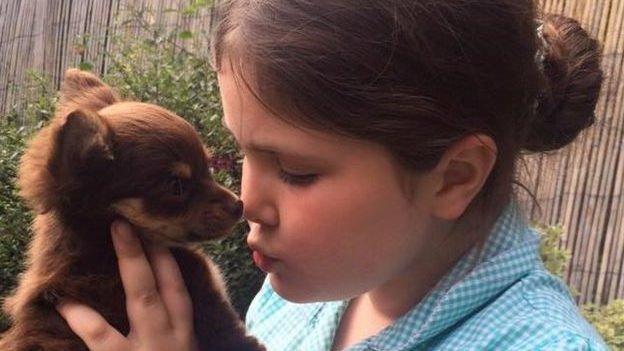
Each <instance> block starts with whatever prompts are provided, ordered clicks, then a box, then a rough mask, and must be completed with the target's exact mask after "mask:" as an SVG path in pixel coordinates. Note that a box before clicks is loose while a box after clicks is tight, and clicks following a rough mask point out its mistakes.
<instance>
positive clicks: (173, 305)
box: [146, 245, 193, 331]
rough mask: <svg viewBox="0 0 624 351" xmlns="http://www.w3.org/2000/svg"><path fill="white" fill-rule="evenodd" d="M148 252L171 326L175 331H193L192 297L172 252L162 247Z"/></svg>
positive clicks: (148, 249) (155, 247)
mask: <svg viewBox="0 0 624 351" xmlns="http://www.w3.org/2000/svg"><path fill="white" fill-rule="evenodd" d="M146 252H147V255H148V258H149V260H150V262H151V265H152V270H153V271H154V276H155V277H156V282H157V285H158V291H159V292H160V296H161V298H162V300H163V303H164V305H165V308H166V309H167V312H168V313H169V320H170V321H171V324H172V325H173V327H174V328H175V329H179V330H182V331H191V330H193V306H192V302H191V297H190V296H189V293H188V290H187V288H186V285H185V284H184V278H183V277H182V273H181V272H180V268H179V266H178V263H177V261H176V260H175V258H174V257H173V255H172V254H171V252H170V251H169V250H168V249H167V248H165V247H162V246H154V245H150V246H149V247H148V248H147V249H146Z"/></svg>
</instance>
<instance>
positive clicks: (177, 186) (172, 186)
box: [167, 177, 186, 196]
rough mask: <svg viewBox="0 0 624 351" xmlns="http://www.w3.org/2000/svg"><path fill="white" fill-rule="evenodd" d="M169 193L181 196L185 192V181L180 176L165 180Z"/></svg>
mask: <svg viewBox="0 0 624 351" xmlns="http://www.w3.org/2000/svg"><path fill="white" fill-rule="evenodd" d="M167 187H168V188H169V193H170V194H171V195H174V196H182V195H184V194H185V193H186V183H185V181H184V180H183V179H182V178H180V177H171V178H169V180H168V181H167Z"/></svg>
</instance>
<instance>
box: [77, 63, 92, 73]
mask: <svg viewBox="0 0 624 351" xmlns="http://www.w3.org/2000/svg"><path fill="white" fill-rule="evenodd" d="M78 68H80V69H81V70H83V71H91V70H93V64H92V63H91V62H88V61H82V62H80V64H78Z"/></svg>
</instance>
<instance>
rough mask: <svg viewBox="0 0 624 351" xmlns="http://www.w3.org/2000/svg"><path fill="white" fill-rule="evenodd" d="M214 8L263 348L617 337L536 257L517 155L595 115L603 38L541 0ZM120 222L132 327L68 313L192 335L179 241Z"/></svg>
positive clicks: (157, 337)
mask: <svg viewBox="0 0 624 351" xmlns="http://www.w3.org/2000/svg"><path fill="white" fill-rule="evenodd" d="M215 14H216V15H217V18H218V22H217V25H216V27H215V32H214V41H213V43H212V53H213V55H214V56H213V63H214V66H215V70H216V71H217V72H218V78H219V85H220V88H221V94H222V100H223V109H224V124H225V126H226V127H227V128H228V129H229V130H230V131H231V132H232V134H233V136H234V137H235V138H236V139H237V141H238V142H239V144H240V147H241V150H242V151H243V152H244V154H245V157H244V160H243V177H242V187H241V188H242V189H241V199H242V200H243V202H244V217H245V218H246V219H247V221H248V222H249V226H250V232H249V236H248V243H249V246H250V247H251V248H252V250H253V251H254V252H253V257H254V260H255V262H256V264H257V265H258V266H259V267H260V268H261V269H263V270H264V271H266V272H267V273H268V275H267V279H266V282H265V284H264V286H263V287H262V289H261V290H260V292H259V293H258V295H257V296H256V297H255V299H254V301H253V302H252V304H251V306H250V308H249V312H248V314H247V320H246V322H247V326H248V329H249V331H250V332H251V333H252V334H254V335H255V336H257V337H258V338H259V339H260V341H261V342H262V343H264V344H265V345H266V347H267V349H268V350H270V351H281V350H285V351H291V350H319V351H320V350H345V349H348V350H349V351H356V350H357V351H360V350H430V349H433V350H493V349H496V350H509V349H511V350H542V349H543V350H552V349H561V350H579V349H582V350H604V349H606V346H605V345H604V343H603V341H602V340H601V338H600V337H599V336H598V335H597V334H596V332H595V331H594V330H593V328H592V327H591V326H590V325H589V324H588V323H587V322H586V321H585V320H584V319H583V318H582V317H581V316H580V314H579V312H578V310H577V308H576V307H575V305H574V301H573V299H572V298H571V296H570V294H569V293H568V290H567V288H566V286H565V285H564V283H563V282H562V281H560V280H559V279H558V278H555V277H554V276H552V275H551V274H549V273H548V272H547V271H546V270H545V269H544V267H543V264H542V262H541V260H540V258H539V239H538V236H537V234H536V233H535V232H534V231H533V230H532V229H530V228H529V227H528V225H527V221H526V219H525V216H524V214H523V212H522V210H521V209H520V208H519V206H518V204H517V200H516V195H515V192H514V190H515V189H514V188H513V187H512V184H514V182H515V180H514V174H515V172H514V171H515V166H516V164H517V161H518V160H519V156H520V155H521V152H523V151H525V150H526V151H532V152H545V151H551V150H556V149H559V148H561V147H563V146H565V145H567V144H569V143H570V142H571V141H572V140H573V139H574V138H575V137H576V136H577V135H578V133H579V132H580V131H581V130H583V129H584V128H586V127H588V126H590V125H591V124H592V123H593V120H594V115H593V111H594V108H595V105H596V100H597V97H598V94H599V90H600V85H601V81H602V74H601V71H600V68H599V53H598V45H597V43H596V41H594V40H592V39H591V38H589V37H588V35H587V34H586V33H585V31H583V29H582V28H581V27H580V26H579V24H578V23H577V22H575V21H574V20H571V19H568V18H565V17H561V16H552V15H551V16H545V17H544V18H543V19H541V20H540V21H537V20H536V11H535V7H534V4H533V2H532V0H417V1H415V0H410V1H403V0H341V1H326V0H313V1H312V0H262V1H259V0H232V1H222V2H221V5H220V7H219V8H218V9H217V10H216V13H215ZM113 238H114V241H115V244H116V248H117V250H118V256H119V265H120V270H121V274H122V277H123V278H124V284H125V286H126V290H127V291H132V292H133V293H132V294H128V296H130V298H129V300H128V314H129V318H130V320H131V321H132V332H131V333H130V335H129V336H127V337H125V336H123V335H120V334H119V333H118V332H116V331H115V330H114V329H113V328H111V327H110V326H109V325H108V324H107V323H106V321H105V320H104V319H103V318H102V317H101V316H100V315H98V314H97V313H96V312H94V311H92V310H90V309H89V308H88V307H85V306H80V305H74V304H71V303H69V302H66V303H63V304H62V305H60V306H59V310H60V312H61V314H62V315H63V316H64V317H65V318H66V319H67V321H68V323H69V324H70V326H71V327H72V328H73V329H74V330H75V332H76V333H77V334H78V335H80V336H81V337H82V338H83V340H84V341H85V342H86V343H87V345H88V346H89V347H90V348H91V349H92V350H94V351H103V350H150V351H153V350H190V349H192V347H193V343H194V341H193V337H192V333H191V332H190V329H189V323H188V321H189V320H190V319H191V317H190V316H189V313H188V312H185V311H188V310H189V309H188V308H187V307H185V308H178V306H188V297H187V295H186V292H185V291H183V289H182V290H181V289H179V288H178V289H175V288H172V287H175V286H180V285H181V284H180V278H179V273H178V271H177V268H176V266H175V264H174V263H172V260H171V257H170V256H169V254H168V253H167V251H166V250H162V249H159V248H148V250H147V251H148V252H147V254H148V256H150V260H149V261H148V260H147V259H146V258H145V256H144V254H143V252H142V250H141V248H140V244H139V242H138V240H137V239H136V237H134V235H133V234H132V232H131V229H130V228H129V227H128V226H127V225H125V224H123V223H119V225H116V226H114V229H113ZM141 296H144V297H145V298H141ZM154 297H156V298H154ZM154 314H157V315H158V316H163V315H165V316H168V317H167V318H157V319H154V318H150V316H151V315H154Z"/></svg>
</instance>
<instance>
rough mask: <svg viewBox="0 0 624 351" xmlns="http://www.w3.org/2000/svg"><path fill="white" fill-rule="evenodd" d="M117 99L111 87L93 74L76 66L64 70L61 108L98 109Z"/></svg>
mask: <svg viewBox="0 0 624 351" xmlns="http://www.w3.org/2000/svg"><path fill="white" fill-rule="evenodd" d="M118 101H120V100H119V97H118V96H117V94H116V93H115V92H114V91H113V89H111V87H109V86H108V85H106V84H105V83H104V82H102V80H100V78H98V77H97V76H95V75H94V74H92V73H90V72H86V71H81V70H79V69H76V68H70V69H68V70H67V71H65V78H64V80H63V83H62V84H61V99H60V101H59V107H60V108H61V109H65V110H66V111H71V110H73V109H76V108H82V109H85V110H90V111H99V110H100V109H102V108H104V107H106V106H109V105H112V104H114V103H116V102H118Z"/></svg>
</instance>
